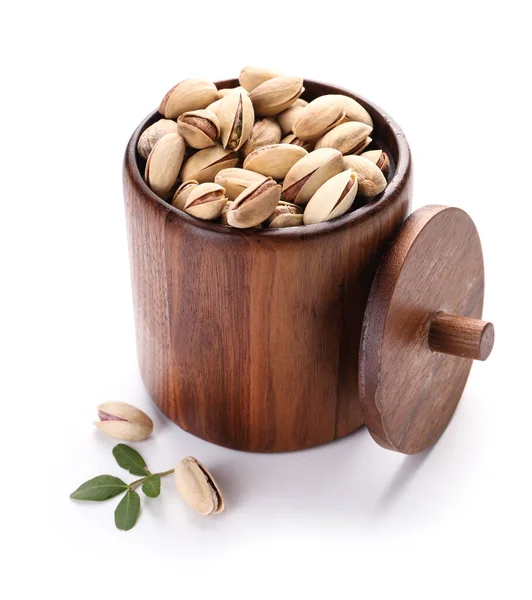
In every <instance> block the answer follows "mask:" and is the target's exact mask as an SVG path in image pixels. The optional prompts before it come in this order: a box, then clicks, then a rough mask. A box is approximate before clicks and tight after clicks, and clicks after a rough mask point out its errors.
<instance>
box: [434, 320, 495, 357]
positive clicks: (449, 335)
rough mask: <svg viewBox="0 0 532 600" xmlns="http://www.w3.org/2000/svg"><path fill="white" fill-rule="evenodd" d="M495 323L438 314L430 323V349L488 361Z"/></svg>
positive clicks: (493, 339)
mask: <svg viewBox="0 0 532 600" xmlns="http://www.w3.org/2000/svg"><path fill="white" fill-rule="evenodd" d="M494 343H495V329H494V327H493V323H489V322H488V321H481V320H480V319H470V318H469V317H460V316H457V315H448V314H447V313H444V312H442V313H438V314H437V315H436V316H435V317H434V318H433V319H432V321H431V323H430V329H429V348H430V349H431V350H432V351H433V352H443V353H444V354H452V355H453V356H462V357H466V358H472V359H474V360H486V359H487V358H488V356H489V355H490V354H491V351H492V350H493V344H494Z"/></svg>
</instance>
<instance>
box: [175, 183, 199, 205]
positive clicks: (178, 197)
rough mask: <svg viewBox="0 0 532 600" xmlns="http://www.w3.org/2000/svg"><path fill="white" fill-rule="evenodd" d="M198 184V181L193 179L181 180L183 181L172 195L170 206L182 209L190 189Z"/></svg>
mask: <svg viewBox="0 0 532 600" xmlns="http://www.w3.org/2000/svg"><path fill="white" fill-rule="evenodd" d="M198 185H199V184H198V182H197V181H195V180H194V179H189V180H188V181H183V183H182V184H181V185H180V186H179V187H178V188H177V190H176V192H175V194H174V197H173V198H172V206H175V207H176V208H179V210H184V209H185V203H186V201H187V198H188V197H189V196H190V193H191V192H192V190H193V189H194V188H196V187H197V186H198Z"/></svg>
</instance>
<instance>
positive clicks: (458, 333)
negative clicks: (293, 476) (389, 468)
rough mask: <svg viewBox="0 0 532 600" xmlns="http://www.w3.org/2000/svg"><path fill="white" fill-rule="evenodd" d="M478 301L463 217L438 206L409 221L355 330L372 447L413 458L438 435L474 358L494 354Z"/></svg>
mask: <svg viewBox="0 0 532 600" xmlns="http://www.w3.org/2000/svg"><path fill="white" fill-rule="evenodd" d="M483 300H484V263H483V259H482V248H481V245H480V239H479V236H478V232H477V230H476V227H475V224H474V223H473V221H472V220H471V218H470V217H469V215H468V214H467V213H465V212H464V211H462V210H460V209H458V208H450V207H445V206H425V207H423V208H421V209H420V210H417V211H416V212H414V213H413V214H412V215H410V217H409V218H408V219H407V220H406V221H405V223H404V225H403V227H402V228H401V230H400V232H399V234H398V236H397V238H396V239H395V241H394V243H393V245H392V247H391V248H390V250H389V251H388V253H387V254H386V256H385V257H384V259H383V261H382V263H381V265H380V266H379V269H378V270H377V274H376V276H375V279H374V281H373V286H372V288H371V292H370V295H369V299H368V304H367V308H366V313H365V316H364V324H363V327H362V337H361V348H360V359H359V361H360V364H359V388H360V397H361V398H360V400H361V404H362V411H363V414H364V419H365V421H366V425H367V427H368V430H369V431H370V433H371V435H372V436H373V438H374V439H375V440H376V441H377V442H378V443H379V444H380V445H381V446H384V447H385V448H390V449H392V450H397V451H399V452H404V453H405V454H414V453H416V452H420V451H421V450H424V449H425V448H427V447H428V446H431V445H432V444H434V443H435V442H436V440H437V439H438V438H439V437H440V436H441V434H442V433H443V431H444V430H445V428H446V427H447V424H448V423H449V421H450V420H451V417H452V415H453V413H454V411H455V409H456V406H457V404H458V401H459V400H460V397H461V395H462V391H463V389H464V386H465V384H466V381H467V377H468V375H469V371H470V369H471V365H472V361H473V359H478V360H485V359H486V358H487V357H488V355H489V353H490V352H491V349H492V347H493V342H494V329H493V325H492V324H491V323H487V322H485V321H481V320H480V317H481V316H482V304H483Z"/></svg>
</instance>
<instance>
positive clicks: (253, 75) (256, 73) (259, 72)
mask: <svg viewBox="0 0 532 600" xmlns="http://www.w3.org/2000/svg"><path fill="white" fill-rule="evenodd" d="M279 75H280V73H277V72H276V71H270V70H269V69H259V68H257V67H244V68H243V69H242V71H240V75H239V77H238V81H239V83H240V85H241V86H242V87H243V88H244V89H246V90H247V91H248V92H251V91H252V90H254V89H255V88H256V87H257V86H259V85H260V84H261V83H264V82H265V81H268V79H273V78H274V77H278V76H279Z"/></svg>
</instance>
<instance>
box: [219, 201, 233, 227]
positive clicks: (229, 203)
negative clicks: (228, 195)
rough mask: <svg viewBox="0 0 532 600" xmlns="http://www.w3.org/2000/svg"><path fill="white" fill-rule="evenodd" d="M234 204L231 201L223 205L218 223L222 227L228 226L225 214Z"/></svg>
mask: <svg viewBox="0 0 532 600" xmlns="http://www.w3.org/2000/svg"><path fill="white" fill-rule="evenodd" d="M233 204H234V202H233V201H232V200H228V201H227V202H226V203H225V206H224V209H223V210H222V214H221V216H220V223H221V224H222V225H229V223H228V222H227V212H228V211H229V210H230V208H231V206H233Z"/></svg>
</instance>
